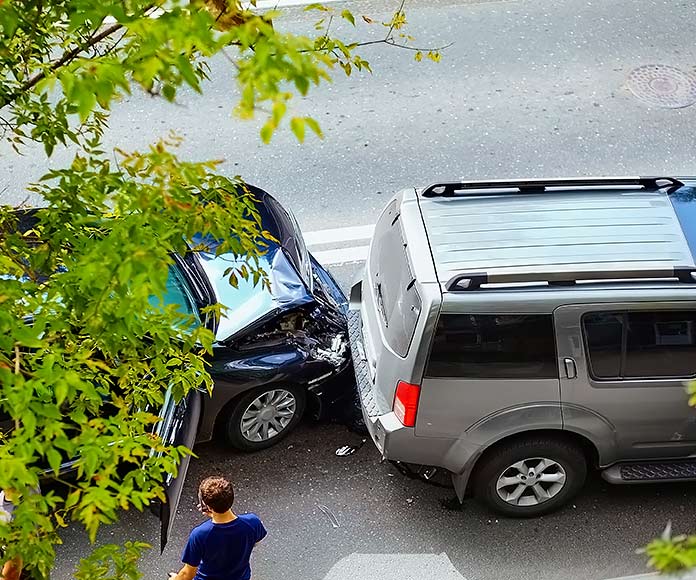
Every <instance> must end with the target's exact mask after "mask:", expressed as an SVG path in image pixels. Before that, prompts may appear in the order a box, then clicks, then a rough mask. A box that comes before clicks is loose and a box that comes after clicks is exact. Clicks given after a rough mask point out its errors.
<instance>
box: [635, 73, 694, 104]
mask: <svg viewBox="0 0 696 580" xmlns="http://www.w3.org/2000/svg"><path fill="white" fill-rule="evenodd" d="M628 88H629V90H630V91H631V92H632V93H633V94H634V95H635V96H636V97H637V98H638V99H640V100H641V101H644V102H645V103H648V104H649V105H653V106H655V107H666V108H668V109H680V108H682V107H688V106H689V105H693V104H694V103H696V75H694V74H693V73H688V72H684V71H683V70H681V69H678V68H677V67H676V66H669V65H666V64H646V65H643V66H639V67H638V68H637V69H634V70H633V71H632V72H631V74H629V75H628Z"/></svg>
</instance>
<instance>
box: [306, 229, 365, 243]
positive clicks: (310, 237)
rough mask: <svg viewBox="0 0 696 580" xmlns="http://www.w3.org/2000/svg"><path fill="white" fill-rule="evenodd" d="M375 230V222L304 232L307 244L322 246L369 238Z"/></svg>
mask: <svg viewBox="0 0 696 580" xmlns="http://www.w3.org/2000/svg"><path fill="white" fill-rule="evenodd" d="M374 231H375V226H374V224H372V225H369V226H350V227H347V228H334V229H332V230H317V231H315V232H307V233H306V234H304V240H305V244H307V245H308V246H321V245H323V244H336V243H340V242H352V241H356V240H369V239H370V238H371V237H372V234H373V233H374Z"/></svg>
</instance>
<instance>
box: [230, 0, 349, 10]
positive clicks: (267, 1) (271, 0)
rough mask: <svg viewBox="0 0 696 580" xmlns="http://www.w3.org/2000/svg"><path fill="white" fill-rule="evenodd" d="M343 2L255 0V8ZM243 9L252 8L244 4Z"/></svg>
mask: <svg viewBox="0 0 696 580" xmlns="http://www.w3.org/2000/svg"><path fill="white" fill-rule="evenodd" d="M342 1H344V0H256V8H261V9H262V10H266V9H269V8H285V7H286V6H304V5H305V4H328V3H329V2H342ZM243 5H244V6H245V7H247V8H249V7H251V8H253V6H251V4H250V3H248V2H245V3H244V4H243Z"/></svg>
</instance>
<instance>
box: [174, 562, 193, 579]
mask: <svg viewBox="0 0 696 580" xmlns="http://www.w3.org/2000/svg"><path fill="white" fill-rule="evenodd" d="M197 571H198V568H196V567H194V566H191V565H190V564H184V566H183V567H182V568H181V570H179V571H178V572H177V573H176V574H174V573H173V572H172V573H170V574H169V580H193V577H194V576H195V575H196V572H197Z"/></svg>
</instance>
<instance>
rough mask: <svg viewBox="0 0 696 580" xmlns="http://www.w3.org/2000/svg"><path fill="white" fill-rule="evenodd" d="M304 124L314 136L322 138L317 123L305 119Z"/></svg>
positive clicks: (308, 118) (307, 118)
mask: <svg viewBox="0 0 696 580" xmlns="http://www.w3.org/2000/svg"><path fill="white" fill-rule="evenodd" d="M305 123H306V124H307V126H308V127H309V128H310V129H311V130H312V131H313V132H314V134H315V135H316V136H317V137H319V138H320V139H323V138H324V134H323V133H322V131H321V127H320V126H319V123H317V122H316V121H315V120H314V119H312V117H305Z"/></svg>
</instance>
